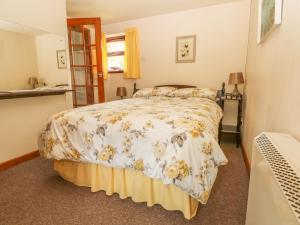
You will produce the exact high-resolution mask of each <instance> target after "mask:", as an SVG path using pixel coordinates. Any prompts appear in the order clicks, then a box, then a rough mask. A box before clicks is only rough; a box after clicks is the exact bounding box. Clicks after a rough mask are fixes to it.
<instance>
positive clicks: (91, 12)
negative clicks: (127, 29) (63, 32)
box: [67, 0, 238, 24]
mask: <svg viewBox="0 0 300 225" xmlns="http://www.w3.org/2000/svg"><path fill="white" fill-rule="evenodd" d="M232 1H238V0H67V15H68V17H101V19H102V22H103V23H104V24H108V23H115V22H121V21H126V20H131V19H137V18H142V17H148V16H154V15H159V14H164V13H171V12H176V11H183V10H188V9H194V8H200V7H205V6H209V5H215V4H222V3H226V2H232Z"/></svg>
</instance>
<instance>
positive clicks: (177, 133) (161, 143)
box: [39, 96, 227, 204]
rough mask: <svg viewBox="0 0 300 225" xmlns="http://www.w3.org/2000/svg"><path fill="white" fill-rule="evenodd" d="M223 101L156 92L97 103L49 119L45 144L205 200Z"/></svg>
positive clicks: (218, 154) (50, 154) (50, 151)
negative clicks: (220, 103)
mask: <svg viewBox="0 0 300 225" xmlns="http://www.w3.org/2000/svg"><path fill="white" fill-rule="evenodd" d="M221 117H222V111H221V109H220V107H219V106H218V105H217V104H216V103H215V102H214V101H212V100H209V99H205V98H194V97H191V98H186V99H182V98H176V97H173V98H171V97H162V96H156V97H150V98H134V99H126V100H120V101H113V102H108V103H105V104H96V105H91V106H87V107H82V108H76V109H71V110H68V111H64V112H61V113H58V114H56V115H54V116H52V117H51V118H49V120H48V121H47V124H46V127H45V129H44V130H43V132H42V134H41V137H40V143H39V147H40V148H39V149H40V153H41V155H42V156H44V157H45V158H49V159H56V160H62V159H65V160H72V161H79V162H88V163H98V164H102V165H105V166H110V167H116V168H132V169H134V170H138V171H142V172H143V173H144V174H145V175H146V176H148V177H151V178H158V179H161V180H162V181H163V183H165V184H175V185H176V186H178V187H179V188H181V189H182V190H183V191H185V192H187V193H188V194H189V195H190V196H192V197H194V198H196V199H197V200H198V201H200V202H201V203H203V204H205V203H206V202H207V200H208V197H209V194H210V191H211V188H212V186H213V183H214V181H215V178H216V175H217V172H218V166H220V165H225V164H226V163H227V159H226V157H225V155H224V153H223V151H222V150H221V148H220V146H219V145H218V142H217V135H218V125H219V121H220V119H221Z"/></svg>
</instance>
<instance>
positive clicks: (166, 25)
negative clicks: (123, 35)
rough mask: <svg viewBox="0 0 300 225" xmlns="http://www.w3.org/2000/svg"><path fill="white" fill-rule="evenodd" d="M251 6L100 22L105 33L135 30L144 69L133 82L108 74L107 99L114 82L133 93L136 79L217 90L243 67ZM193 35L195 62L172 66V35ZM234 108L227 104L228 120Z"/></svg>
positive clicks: (111, 96)
mask: <svg viewBox="0 0 300 225" xmlns="http://www.w3.org/2000/svg"><path fill="white" fill-rule="evenodd" d="M249 8H250V1H249V0H241V1H236V2H231V3H225V4H219V5H214V6H209V7H203V8H198V9H193V10H188V11H183V12H176V13H171V14H165V15H160V16H153V17H148V18H143V19H137V20H131V21H126V22H121V23H115V24H108V25H104V26H103V30H104V31H105V32H106V33H107V34H113V33H120V32H124V29H125V28H128V27H137V28H138V29H139V32H140V47H141V73H142V77H141V79H139V80H136V81H135V80H126V79H123V78H122V74H111V75H110V77H109V79H108V80H106V81H105V95H106V100H114V99H116V98H117V97H116V96H115V91H116V87H117V86H125V87H127V90H128V92H129V93H132V87H133V83H134V82H137V84H138V87H150V86H154V85H158V84H170V83H178V84H191V85H197V86H202V87H211V88H218V89H219V88H220V87H221V83H222V82H223V81H226V82H227V80H228V76H229V73H230V72H234V71H242V72H244V70H245V64H246V52H247V41H248V24H249V11H250V10H249ZM193 34H195V35H197V49H196V63H185V64H184V63H182V64H176V63H175V44H176V36H184V35H193ZM231 88H232V87H230V88H228V90H231ZM232 110H233V109H232V107H230V106H229V111H230V113H229V114H228V115H227V117H226V118H225V122H226V121H227V123H232V122H234V121H235V112H234V110H233V111H232Z"/></svg>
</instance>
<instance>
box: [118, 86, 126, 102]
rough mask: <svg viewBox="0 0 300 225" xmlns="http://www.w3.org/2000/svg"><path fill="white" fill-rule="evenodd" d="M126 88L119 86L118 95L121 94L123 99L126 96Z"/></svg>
mask: <svg viewBox="0 0 300 225" xmlns="http://www.w3.org/2000/svg"><path fill="white" fill-rule="evenodd" d="M126 95H127V93H126V88H125V87H117V96H120V97H121V99H123V97H124V96H126Z"/></svg>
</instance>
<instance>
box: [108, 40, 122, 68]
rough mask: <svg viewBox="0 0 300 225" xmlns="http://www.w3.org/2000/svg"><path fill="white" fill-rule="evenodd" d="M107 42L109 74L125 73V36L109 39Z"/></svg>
mask: <svg viewBox="0 0 300 225" xmlns="http://www.w3.org/2000/svg"><path fill="white" fill-rule="evenodd" d="M106 42H107V64H108V65H107V66H108V72H109V73H122V72H123V71H124V50H125V36H124V35H122V36H115V37H109V38H107V39H106Z"/></svg>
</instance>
